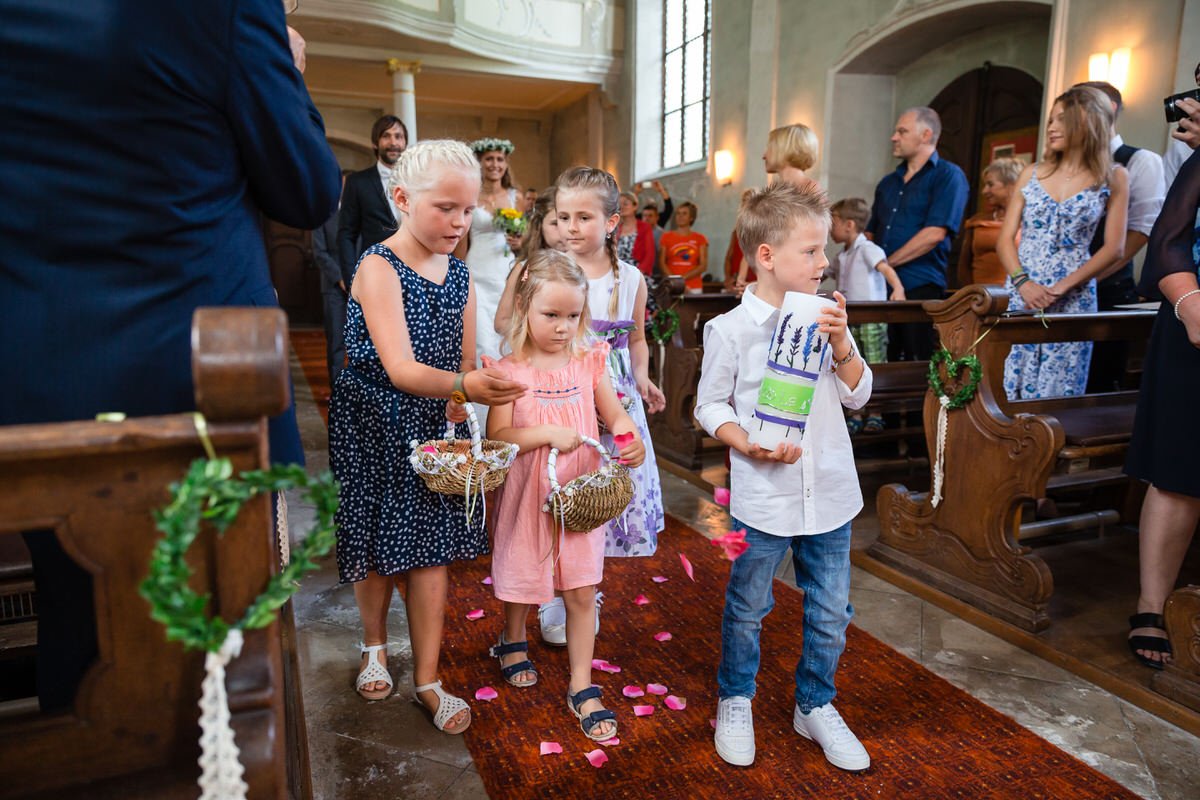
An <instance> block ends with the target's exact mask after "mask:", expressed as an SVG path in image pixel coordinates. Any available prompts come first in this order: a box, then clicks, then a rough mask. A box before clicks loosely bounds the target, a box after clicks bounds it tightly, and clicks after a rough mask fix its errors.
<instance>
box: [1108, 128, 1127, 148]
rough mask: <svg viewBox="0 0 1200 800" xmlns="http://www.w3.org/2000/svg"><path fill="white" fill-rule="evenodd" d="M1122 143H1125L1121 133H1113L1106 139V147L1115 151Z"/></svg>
mask: <svg viewBox="0 0 1200 800" xmlns="http://www.w3.org/2000/svg"><path fill="white" fill-rule="evenodd" d="M1123 144H1125V140H1124V139H1122V138H1121V134H1119V133H1114V134H1113V137H1112V138H1111V139H1109V140H1108V149H1109V151H1110V152H1113V153H1115V152H1117V150H1118V149H1119V148H1120V147H1121V145H1123Z"/></svg>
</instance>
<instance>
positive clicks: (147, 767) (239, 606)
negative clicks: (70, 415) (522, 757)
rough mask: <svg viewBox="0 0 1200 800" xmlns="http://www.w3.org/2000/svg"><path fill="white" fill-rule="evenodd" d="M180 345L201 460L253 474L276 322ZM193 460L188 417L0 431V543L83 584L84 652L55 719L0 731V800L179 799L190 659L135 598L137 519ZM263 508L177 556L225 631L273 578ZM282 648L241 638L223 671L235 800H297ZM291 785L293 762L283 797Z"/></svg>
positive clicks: (276, 381)
mask: <svg viewBox="0 0 1200 800" xmlns="http://www.w3.org/2000/svg"><path fill="white" fill-rule="evenodd" d="M193 334H194V335H193V342H194V345H195V352H194V354H193V365H194V373H195V377H196V394H197V401H198V407H199V408H200V409H201V410H202V411H203V412H204V413H205V414H206V415H207V416H208V418H209V419H210V420H213V422H212V423H211V424H210V425H209V432H210V437H211V439H212V442H213V444H214V445H215V447H216V450H217V453H218V454H219V455H222V456H227V457H229V458H230V459H232V461H233V464H234V467H235V469H236V470H245V469H254V468H261V467H264V466H266V464H267V446H266V441H267V438H266V415H268V414H275V413H278V412H279V411H280V410H281V409H282V408H284V407H286V404H287V402H288V395H287V350H286V347H287V328H286V318H285V317H284V315H283V313H282V312H281V311H278V310H277V309H207V310H205V309H202V310H201V311H199V312H197V315H196V318H195V320H194V329H193ZM203 455H204V450H203V449H202V447H201V443H200V439H199V438H198V436H197V432H196V428H195V426H194V422H193V418H192V416H191V415H190V414H178V415H171V416H162V417H146V418H140V419H130V420H127V421H124V422H117V423H107V422H70V423H61V424H48V425H21V426H11V427H5V428H0V485H2V486H4V491H3V493H0V536H11V535H15V534H17V533H19V532H21V531H25V530H32V529H47V530H50V531H53V535H54V536H56V537H57V538H58V541H59V542H60V543H61V544H62V547H63V548H64V550H65V551H66V552H67V554H68V555H69V556H70V557H71V558H72V559H73V560H74V561H76V562H77V563H78V564H79V565H81V566H82V567H83V568H84V569H86V570H87V571H88V572H89V573H90V574H91V576H92V579H93V585H94V603H95V614H96V628H97V645H98V650H99V654H98V657H97V659H96V661H95V663H94V664H93V665H92V666H91V668H90V669H89V670H88V671H87V673H86V676H85V678H84V680H83V682H82V684H81V686H80V688H79V690H78V692H77V695H76V700H75V705H74V709H73V710H72V711H71V712H69V713H63V714H57V715H48V714H46V715H44V714H37V713H34V714H29V715H25V716H17V717H6V718H0V775H3V776H5V779H4V780H3V781H0V797H3V798H10V797H22V796H26V795H34V794H39V793H45V792H51V791H56V790H61V791H76V790H77V787H83V786H87V787H88V788H87V789H86V792H87V796H88V797H108V796H112V797H175V796H178V797H194V796H195V794H196V788H195V780H196V776H197V775H198V772H199V770H198V767H197V765H196V757H197V755H198V752H199V751H198V745H197V739H198V735H199V726H198V716H199V711H198V708H197V705H196V703H197V701H198V699H199V696H200V681H201V678H202V676H203V661H204V656H203V654H202V653H196V652H185V651H184V649H183V647H182V646H181V645H179V644H177V643H168V642H167V641H166V635H165V629H164V628H163V626H162V625H161V624H160V623H158V622H155V621H153V620H151V619H150V614H149V607H148V605H147V603H146V601H145V600H144V599H142V597H141V596H140V595H139V594H138V585H139V583H140V582H141V581H142V579H143V578H144V577H145V575H146V571H147V565H148V563H149V559H150V553H151V550H152V548H153V546H154V544H155V542H156V541H157V539H158V538H159V533H158V531H156V530H155V527H154V521H153V519H152V517H151V514H152V512H153V510H154V509H156V508H159V507H161V506H163V505H164V504H165V503H166V502H167V499H168V494H167V486H168V484H169V483H171V482H173V481H176V480H179V479H180V478H181V477H182V476H183V474H184V472H185V471H186V469H187V467H188V464H189V463H190V462H191V461H192V460H193V459H195V458H198V457H202V456H203ZM269 502H270V501H269V498H268V497H266V496H262V497H259V498H257V499H255V500H254V501H252V502H250V503H248V504H247V505H246V506H245V508H243V510H242V513H241V514H240V515H239V517H238V519H237V521H236V522H235V523H234V525H233V526H232V527H231V528H230V529H229V530H228V531H227V532H226V533H225V535H224V536H222V537H217V536H216V535H215V534H214V533H213V532H212V531H211V530H209V529H206V530H203V531H202V533H201V535H200V537H199V538H198V539H197V541H196V543H195V544H194V545H193V547H192V549H191V551H190V552H189V554H188V561H189V563H190V564H191V566H192V567H193V569H194V570H195V573H196V574H195V577H194V580H193V587H194V588H196V589H197V590H198V591H200V592H201V593H211V596H212V600H211V602H210V608H209V612H210V613H211V614H219V615H221V616H222V617H224V618H225V619H227V620H234V619H237V618H238V617H239V616H240V615H241V613H242V612H243V611H244V609H245V608H246V606H248V605H249V603H250V602H251V601H252V600H253V599H254V597H255V596H256V595H257V594H258V593H259V592H260V591H261V590H262V588H263V586H264V585H265V583H266V581H267V579H268V577H269V576H270V575H271V574H272V573H273V572H274V571H275V570H276V569H277V568H278V557H279V556H278V552H277V547H276V544H275V538H274V534H273V525H272V521H271V510H270V507H269ZM288 614H289V615H290V611H289V612H288ZM287 621H288V622H290V616H288V617H287ZM283 633H284V631H283V628H282V626H281V624H280V623H275V624H272V625H271V626H270V627H268V628H266V629H263V630H258V631H252V632H249V633H248V634H247V635H246V641H245V647H244V648H243V650H242V653H241V656H240V657H239V658H237V659H235V660H234V661H233V662H232V663H231V664H230V666H229V668H228V679H227V685H228V688H229V703H230V710H231V712H232V721H233V727H234V731H235V735H236V738H237V741H238V744H239V746H240V747H241V754H242V763H243V764H244V765H245V767H246V775H245V777H246V781H247V783H248V784H249V786H250V796H251V797H261V798H267V797H270V798H284V797H288V796H293V790H295V793H296V794H299V795H300V796H305V794H306V791H305V789H304V787H303V784H304V783H306V778H307V763H306V762H307V752H306V748H305V752H304V753H302V754H301V753H299V752H294V753H290V754H289V753H287V752H286V747H285V738H287V737H285V731H288V730H289V727H288V726H289V723H290V724H292V725H294V724H296V723H297V722H299V724H300V725H301V726H302V725H303V719H302V718H300V719H299V720H297V719H295V718H294V717H293V718H291V719H285V700H289V698H285V690H284V673H285V668H286V667H287V662H288V659H287V654H285V652H284V646H283V644H282V639H281V637H282V635H283ZM296 690H297V691H298V686H297V687H296ZM290 699H292V700H294V699H297V698H290ZM295 707H297V708H298V706H295ZM301 731H302V728H301ZM302 740H303V736H302V734H301V735H300V739H299V741H302ZM293 741H296V740H295V739H294V738H293ZM289 756H291V757H292V758H293V759H295V758H297V757H300V756H303V759H304V761H305V764H304V766H303V768H302V772H303V773H304V775H303V778H302V779H300V780H299V783H300V784H301V786H299V787H296V786H293V787H291V788H289V765H288V760H289ZM299 771H301V770H300V769H299V768H298V767H296V765H295V764H294V763H293V767H292V772H293V775H292V781H293V783H295V782H296V780H297V774H298V773H299ZM72 787H76V788H72Z"/></svg>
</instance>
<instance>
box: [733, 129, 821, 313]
mask: <svg viewBox="0 0 1200 800" xmlns="http://www.w3.org/2000/svg"><path fill="white" fill-rule="evenodd" d="M820 152H821V145H820V142H818V141H817V134H815V133H813V129H812V128H810V127H808V126H807V125H805V124H804V123H801V122H796V123H793V124H791V125H784V126H783V127H780V128H776V129H775V130H773V131H771V132H770V133H769V134H767V149H766V150H765V151H763V157H762V158H763V168H764V169H766V171H767V175H768V176H770V175H773V176H775V177H774V178H773V179H772V182H774V181H786V182H788V183H790V184H792V185H793V186H796V187H798V188H801V189H803V188H804V187H805V186H807V185H808V184H810V183H811V184H812V185H813V186H818V184H817V182H816V181H814V180H813V179H812V178H810V177H808V175H807V174H806V173H807V171H808V170H810V169H812V168H813V167H814V166H815V165H816V163H817V156H818V155H819V154H820ZM735 238H736V237H735ZM727 257H728V256H727ZM736 269H737V279H736V280H735V281H734V282H733V291H734V293H735V294H738V295H741V293H742V292H743V291H744V290H745V289H746V285H747V284H748V283H750V282H751V280H752V279H751V276H750V275H751V273H750V263H749V262H748V261H746V259H745V258H744V257H743V258H741V259H740V263H739V264H738V265H737V266H736Z"/></svg>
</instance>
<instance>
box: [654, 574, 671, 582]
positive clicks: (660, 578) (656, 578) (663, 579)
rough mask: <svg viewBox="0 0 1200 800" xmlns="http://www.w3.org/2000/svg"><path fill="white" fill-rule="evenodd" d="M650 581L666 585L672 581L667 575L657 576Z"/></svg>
mask: <svg viewBox="0 0 1200 800" xmlns="http://www.w3.org/2000/svg"><path fill="white" fill-rule="evenodd" d="M650 580H652V581H654V582H655V583H666V582H667V581H669V580H670V578H668V577H667V576H666V575H655V576H654V577H653V578H651V579H650Z"/></svg>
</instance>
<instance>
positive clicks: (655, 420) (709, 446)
mask: <svg viewBox="0 0 1200 800" xmlns="http://www.w3.org/2000/svg"><path fill="white" fill-rule="evenodd" d="M657 298H658V301H659V307H660V308H673V309H674V310H675V312H676V313H678V314H679V329H678V330H677V331H676V332H675V335H674V336H672V337H671V341H670V342H668V343H667V344H666V346H665V347H664V348H663V349H662V353H663V356H664V357H663V360H662V361H663V363H662V365H661V373H660V365H659V364H658V350H659V348H658V346H657V345H656V344H655V343H654V342H650V343H649V345H650V360H651V364H650V366H651V369H650V375H651V377H652V378H654V379H655V380H658V378H659V375H660V374H661V379H662V386H661V387H660V388H661V389H662V390H663V394H665V395H666V397H667V407H666V409H665V410H664V411H662V412H660V413H658V414H652V415H651V416H650V419H649V423H650V437H651V438H652V439H653V440H654V453H655V455H656V456H657V457H659V458H666V459H669V460H670V461H673V462H674V463H676V464H678V465H680V466H682V467H684V468H685V469H689V470H698V469H700V467H701V462H702V457H703V455H704V454H705V453H706V452H715V451H718V450H721V449H723V448H724V445H722V444H720V443H719V442H716V440H714V439H712V438H710V437H708V435H707V434H706V433H705V432H704V429H703V428H701V427H700V426H699V425H698V424H697V423H696V420H695V417H693V415H692V412H693V411H694V410H695V407H696V384H697V383H698V382H699V380H700V364H701V361H702V360H703V358H704V325H705V324H706V323H707V322H708V321H709V320H710V319H712V318H714V317H718V316H720V315H721V314H724V313H725V312H726V311H729V310H731V309H733V308H735V307H736V306H737V304H738V303H739V302H740V300H739V298H737V297H736V296H734V295H732V294H725V293H721V292H707V293H701V294H685V293H684V291H683V281H682V279H679V278H672V279H670V280H668V281H663V282H662V284H660V287H659V294H658V295H657Z"/></svg>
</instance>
